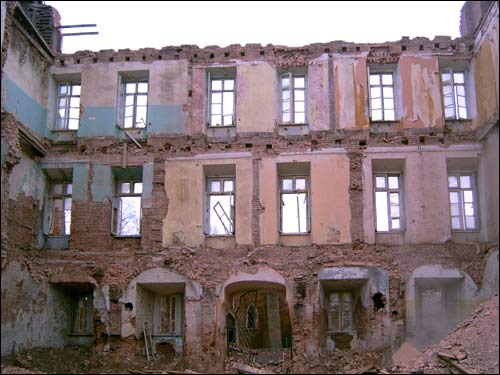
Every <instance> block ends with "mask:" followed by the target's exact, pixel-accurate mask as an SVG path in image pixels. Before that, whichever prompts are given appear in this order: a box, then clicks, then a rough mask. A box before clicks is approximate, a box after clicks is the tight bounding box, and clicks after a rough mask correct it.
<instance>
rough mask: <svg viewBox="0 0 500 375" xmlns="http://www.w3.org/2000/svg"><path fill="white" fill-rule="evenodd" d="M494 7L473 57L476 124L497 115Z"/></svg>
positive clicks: (496, 35) (496, 55)
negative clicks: (492, 15)
mask: <svg viewBox="0 0 500 375" xmlns="http://www.w3.org/2000/svg"><path fill="white" fill-rule="evenodd" d="M496 9H497V13H496V17H495V18H496V19H494V20H492V21H491V24H490V25H489V27H488V30H487V34H486V35H485V37H484V41H483V42H482V44H481V46H480V49H479V51H478V53H477V55H475V56H474V58H473V61H474V78H475V82H476V87H475V90H476V97H477V107H478V113H477V119H476V121H475V122H476V124H478V125H481V124H484V123H486V122H488V121H490V120H491V118H492V116H493V115H494V114H495V113H496V114H497V116H498V103H499V97H500V96H499V91H498V90H499V88H498V87H499V84H500V83H499V78H498V74H499V73H498V66H499V65H498V44H499V21H498V4H497V7H496ZM497 118H498V117H497Z"/></svg>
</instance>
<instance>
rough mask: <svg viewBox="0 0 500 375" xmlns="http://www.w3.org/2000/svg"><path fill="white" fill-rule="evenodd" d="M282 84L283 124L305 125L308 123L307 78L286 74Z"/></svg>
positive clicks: (302, 75)
mask: <svg viewBox="0 0 500 375" xmlns="http://www.w3.org/2000/svg"><path fill="white" fill-rule="evenodd" d="M280 82H281V122H282V123H283V124H290V123H292V124H304V123H305V122H306V76H305V75H304V74H299V75H297V74H292V73H286V74H282V75H281V76H280Z"/></svg>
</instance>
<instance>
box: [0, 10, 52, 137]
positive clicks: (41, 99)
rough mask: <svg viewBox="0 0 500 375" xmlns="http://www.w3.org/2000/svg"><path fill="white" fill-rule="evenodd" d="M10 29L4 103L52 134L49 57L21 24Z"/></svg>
mask: <svg viewBox="0 0 500 375" xmlns="http://www.w3.org/2000/svg"><path fill="white" fill-rule="evenodd" d="M2 4H3V3H2ZM2 24H3V23H2ZM8 33H9V35H8V36H9V37H8V39H6V41H7V42H8V43H9V44H8V53H7V55H6V57H5V65H4V66H3V68H2V70H3V72H2V73H3V74H2V107H4V108H5V110H6V111H8V112H10V113H12V114H14V115H15V116H16V118H17V119H18V120H19V121H21V122H23V123H24V124H25V125H27V126H29V127H30V128H31V129H32V130H34V131H35V132H36V133H38V134H39V135H41V136H48V132H47V127H46V119H47V93H48V91H47V86H48V85H47V82H48V69H49V61H48V60H47V59H46V58H45V57H43V56H41V55H40V53H39V52H38V51H37V50H36V48H35V47H33V45H32V43H31V42H30V41H28V39H27V38H26V37H25V36H24V35H23V34H22V32H21V31H20V30H19V28H18V26H15V25H12V26H11V27H10V29H9V30H8ZM2 59H3V58H2Z"/></svg>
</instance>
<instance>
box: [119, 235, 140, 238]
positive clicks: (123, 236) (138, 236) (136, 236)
mask: <svg viewBox="0 0 500 375" xmlns="http://www.w3.org/2000/svg"><path fill="white" fill-rule="evenodd" d="M112 236H113V238H141V237H142V236H141V235H140V234H133V235H129V236H126V235H121V234H113V235H112Z"/></svg>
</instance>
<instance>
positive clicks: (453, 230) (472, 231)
mask: <svg viewBox="0 0 500 375" xmlns="http://www.w3.org/2000/svg"><path fill="white" fill-rule="evenodd" d="M451 233H481V229H469V230H466V229H452V230H451Z"/></svg>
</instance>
